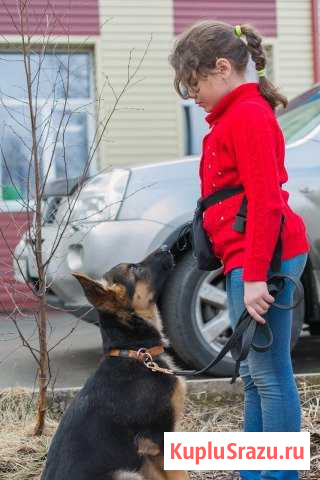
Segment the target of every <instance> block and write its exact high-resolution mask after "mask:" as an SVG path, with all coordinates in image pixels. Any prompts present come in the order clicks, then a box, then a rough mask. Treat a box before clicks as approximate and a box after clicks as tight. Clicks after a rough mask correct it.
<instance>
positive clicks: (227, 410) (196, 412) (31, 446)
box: [0, 383, 320, 480]
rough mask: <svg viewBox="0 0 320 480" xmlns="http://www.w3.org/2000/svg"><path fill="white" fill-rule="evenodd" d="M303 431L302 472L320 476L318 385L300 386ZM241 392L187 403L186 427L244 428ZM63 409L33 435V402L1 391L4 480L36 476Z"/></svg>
mask: <svg viewBox="0 0 320 480" xmlns="http://www.w3.org/2000/svg"><path fill="white" fill-rule="evenodd" d="M299 391H300V398H301V404H302V408H303V423H302V430H304V431H309V432H310V433H311V470H310V471H308V470H306V471H301V472H300V474H301V479H303V480H305V479H309V480H319V479H320V405H319V403H320V386H315V385H313V386H312V385H307V384H304V383H303V384H301V385H300V387H299ZM242 408H243V400H242V396H238V397H235V396H233V397H226V396H225V395H224V396H223V397H222V396H219V395H216V396H215V397H214V398H210V397H208V396H207V395H206V394H202V395H200V396H199V398H196V397H192V399H189V400H188V402H187V405H186V411H185V416H184V418H183V421H182V422H181V425H180V426H179V430H180V431H182V430H184V431H207V432H214V431H220V432H221V431H222V432H225V431H241V429H242V427H241V425H242ZM60 414H61V412H59V411H53V410H52V409H50V410H49V414H48V419H47V426H46V430H45V434H44V435H43V436H41V437H34V436H32V427H33V424H34V416H35V403H34V401H33V399H32V398H31V397H30V395H29V394H28V393H27V392H26V391H24V390H17V389H15V390H10V391H4V392H2V393H0V446H1V447H0V449H1V450H0V480H38V479H39V476H40V473H41V469H42V466H43V464H44V461H45V458H46V452H47V450H48V446H49V442H50V439H51V437H52V435H53V433H54V431H55V429H56V427H57V424H58V421H59V416H60ZM190 476H191V478H192V480H209V479H210V480H211V479H214V480H223V479H225V480H226V479H229V480H230V479H232V478H233V479H234V480H238V478H239V476H238V474H237V472H231V471H226V472H224V471H217V472H214V471H208V472H205V471H194V472H190Z"/></svg>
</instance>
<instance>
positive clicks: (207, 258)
mask: <svg viewBox="0 0 320 480" xmlns="http://www.w3.org/2000/svg"><path fill="white" fill-rule="evenodd" d="M242 191H243V187H242V186H240V187H230V188H227V187H226V188H223V189H221V190H218V191H217V192H215V193H213V194H211V195H208V196H207V197H204V198H199V199H198V201H197V208H196V210H195V212H194V216H193V220H192V224H191V241H192V251H193V256H194V257H195V259H196V260H197V264H198V268H199V269H200V270H208V271H209V270H216V269H217V268H220V267H221V266H222V263H221V260H220V259H219V258H218V257H217V256H216V255H215V254H214V246H213V244H212V243H211V241H210V238H209V237H208V234H207V232H206V231H205V229H204V228H203V212H204V211H205V209H206V208H208V207H210V206H211V205H214V204H215V203H217V202H219V201H222V200H224V199H225V198H228V197H231V196H232V195H235V194H236V193H239V192H242ZM243 198H244V200H243V202H242V204H241V207H240V210H239V212H238V214H237V218H236V222H235V224H234V225H233V228H234V229H235V230H237V231H239V232H243V231H244V222H245V208H246V197H245V196H244V197H243Z"/></svg>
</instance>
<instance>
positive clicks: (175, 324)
mask: <svg viewBox="0 0 320 480" xmlns="http://www.w3.org/2000/svg"><path fill="white" fill-rule="evenodd" d="M159 308H160V311H161V314H162V318H163V324H164V330H165V333H166V334H167V336H168V339H169V341H170V344H171V347H172V349H173V350H174V352H175V353H176V354H177V356H178V357H179V358H180V359H181V360H182V361H183V362H184V364H186V365H187V366H188V367H189V368H192V369H197V370H198V369H202V368H204V367H205V366H206V365H208V364H209V363H210V361H211V360H212V359H213V358H214V357H216V356H217V355H218V353H219V352H220V350H221V349H222V347H223V345H224V344H225V343H226V342H227V340H228V338H230V336H231V334H232V329H231V327H230V320H229V314H228V305H227V295H226V290H225V276H224V275H223V270H222V267H221V268H220V269H218V270H215V271H213V272H203V271H201V270H199V269H198V268H197V265H196V261H195V259H194V257H193V255H192V252H187V253H186V254H185V255H184V256H183V257H182V258H181V259H180V260H179V262H178V263H177V266H176V267H175V269H174V271H173V272H172V274H171V275H170V277H169V279H168V281H167V282H166V285H165V288H164V291H163V293H162V295H161V298H160V302H159ZM303 321H304V301H303V300H302V301H301V302H300V303H299V305H298V306H297V307H296V308H295V311H294V315H293V328H292V334H291V349H292V348H293V347H294V346H295V344H296V343H297V341H298V339H299V337H300V333H301V329H302V326H303ZM234 368H235V361H234V360H233V358H232V356H231V354H230V352H228V353H227V354H226V355H225V356H224V357H223V359H222V360H221V361H220V362H219V363H218V364H217V365H215V366H214V367H212V368H211V369H209V370H208V371H207V372H206V374H207V375H214V376H223V377H229V376H232V375H233V373H234Z"/></svg>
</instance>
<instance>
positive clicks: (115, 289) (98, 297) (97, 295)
mask: <svg viewBox="0 0 320 480" xmlns="http://www.w3.org/2000/svg"><path fill="white" fill-rule="evenodd" d="M72 275H73V276H74V277H75V278H76V279H77V280H78V281H79V282H80V284H81V286H82V288H83V290H84V293H85V295H86V297H87V299H88V300H89V302H90V303H91V305H93V306H94V307H96V308H97V309H98V310H102V311H108V312H114V313H115V312H117V311H118V310H119V309H123V308H124V307H126V306H127V303H128V297H127V294H126V289H125V287H124V286H122V285H118V284H114V285H111V286H110V287H108V286H104V285H103V284H102V283H101V282H99V281H98V280H94V279H93V278H90V277H88V276H87V275H85V274H84V273H81V272H73V273H72Z"/></svg>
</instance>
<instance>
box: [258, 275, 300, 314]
mask: <svg viewBox="0 0 320 480" xmlns="http://www.w3.org/2000/svg"><path fill="white" fill-rule="evenodd" d="M286 278H287V279H288V280H291V282H293V283H294V284H295V286H296V288H297V289H298V291H299V295H298V299H297V301H296V302H294V303H293V304H292V305H283V304H282V303H276V302H273V303H272V305H273V306H274V307H276V308H280V309H281V310H290V309H291V308H296V306H297V305H299V303H300V302H301V301H302V300H303V298H304V290H303V285H302V283H301V281H300V280H299V279H298V280H297V279H296V278H294V277H293V276H292V275H288V274H287V273H275V274H273V275H271V276H270V277H269V279H268V281H267V284H268V290H269V292H270V294H271V295H272V292H275V293H278V292H280V291H281V290H283V288H284V285H285V279H286Z"/></svg>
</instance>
